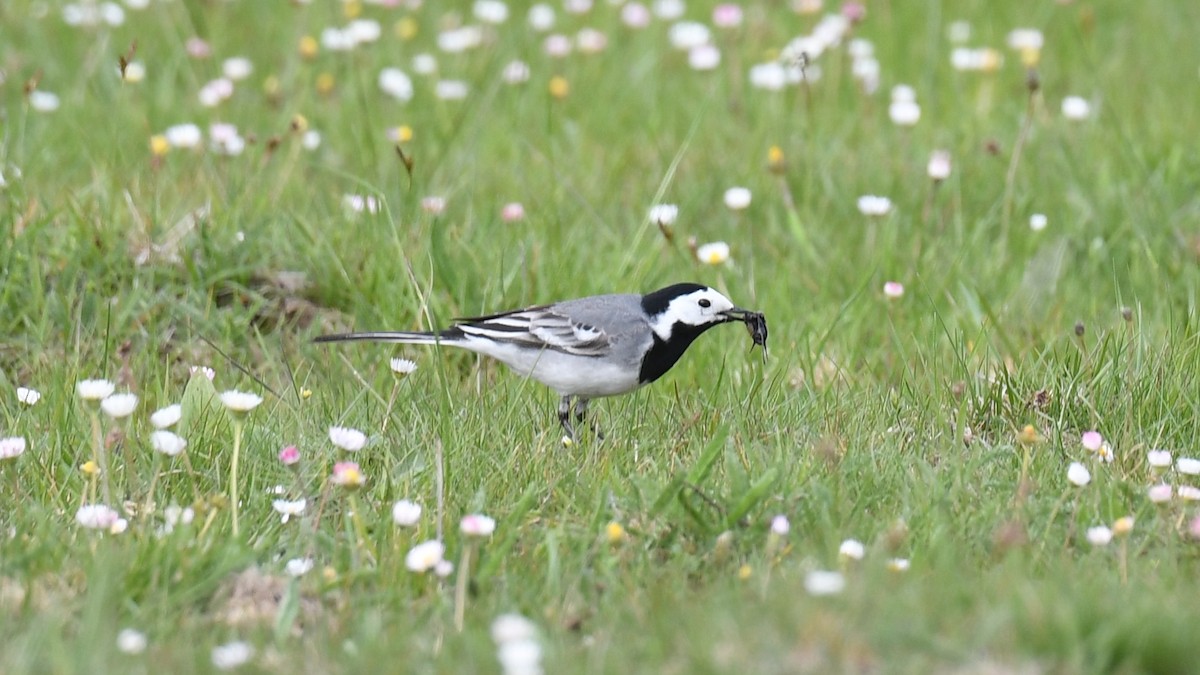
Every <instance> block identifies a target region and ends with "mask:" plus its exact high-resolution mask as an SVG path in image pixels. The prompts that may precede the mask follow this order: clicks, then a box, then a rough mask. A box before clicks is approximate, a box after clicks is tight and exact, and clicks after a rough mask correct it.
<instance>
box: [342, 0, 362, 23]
mask: <svg viewBox="0 0 1200 675" xmlns="http://www.w3.org/2000/svg"><path fill="white" fill-rule="evenodd" d="M342 12H343V13H344V14H345V15H346V18H347V19H356V18H358V15H359V14H362V2H360V1H359V0H346V2H344V3H343V4H342Z"/></svg>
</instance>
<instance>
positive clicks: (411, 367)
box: [388, 358, 417, 377]
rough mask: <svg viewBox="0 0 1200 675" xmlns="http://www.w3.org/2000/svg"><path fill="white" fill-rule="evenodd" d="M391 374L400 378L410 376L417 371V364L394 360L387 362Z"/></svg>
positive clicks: (398, 359) (404, 360) (405, 360)
mask: <svg viewBox="0 0 1200 675" xmlns="http://www.w3.org/2000/svg"><path fill="white" fill-rule="evenodd" d="M388 365H389V366H390V367H391V369H392V372H393V373H395V374H396V375H399V376H400V377H404V376H405V375H409V374H411V373H412V372H413V371H415V370H416V369H417V362H416V361H410V360H409V359H400V358H395V359H392V360H391V361H389V362H388Z"/></svg>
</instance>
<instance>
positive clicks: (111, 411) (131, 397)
mask: <svg viewBox="0 0 1200 675" xmlns="http://www.w3.org/2000/svg"><path fill="white" fill-rule="evenodd" d="M137 404H138V397H137V394H128V393H126V394H112V395H111V396H106V397H105V398H104V400H102V401H100V409H101V410H103V411H104V414H106V415H108V416H109V417H111V418H113V419H123V418H126V417H129V416H130V415H132V414H133V411H134V410H136V409H137Z"/></svg>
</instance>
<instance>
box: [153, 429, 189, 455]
mask: <svg viewBox="0 0 1200 675" xmlns="http://www.w3.org/2000/svg"><path fill="white" fill-rule="evenodd" d="M150 447H152V448H154V449H155V450H157V451H158V452H161V453H162V454H164V455H166V456H167V457H175V456H176V455H178V454H179V453H181V452H183V449H184V448H186V447H187V441H185V440H183V439H182V438H180V437H179V436H177V435H175V434H173V433H171V432H170V431H166V430H163V429H160V430H158V431H153V432H151V433H150Z"/></svg>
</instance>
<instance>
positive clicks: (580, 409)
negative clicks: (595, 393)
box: [575, 397, 604, 441]
mask: <svg viewBox="0 0 1200 675" xmlns="http://www.w3.org/2000/svg"><path fill="white" fill-rule="evenodd" d="M589 403H591V399H586V398H583V397H579V398H577V399H575V422H576V423H578V424H580V425H582V424H585V423H587V427H588V429H591V430H592V433H593V434H594V435H595V436H596V439H597V440H600V441H602V440H604V433H603V432H601V431H600V428H599V427H597V426H596V425H595V424H591V423H588V422H587V419H586V418H587V410H588V404H589Z"/></svg>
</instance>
